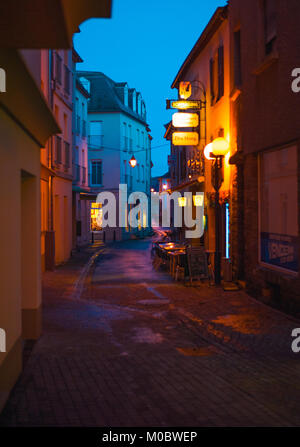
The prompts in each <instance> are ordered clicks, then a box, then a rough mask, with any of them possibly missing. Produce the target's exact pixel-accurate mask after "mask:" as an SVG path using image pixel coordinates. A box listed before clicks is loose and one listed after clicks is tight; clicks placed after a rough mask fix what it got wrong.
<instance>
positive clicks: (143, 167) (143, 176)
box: [142, 165, 145, 183]
mask: <svg viewBox="0 0 300 447" xmlns="http://www.w3.org/2000/svg"><path fill="white" fill-rule="evenodd" d="M144 181H145V166H144V165H142V182H143V183H144Z"/></svg>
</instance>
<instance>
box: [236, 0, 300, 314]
mask: <svg viewBox="0 0 300 447" xmlns="http://www.w3.org/2000/svg"><path fill="white" fill-rule="evenodd" d="M299 21H300V8H299V2H297V1H296V0H291V1H290V2H288V3H287V2H285V1H283V0H277V1H275V0H274V1H273V0H266V1H264V2H262V1H246V2H245V1H241V0H230V2H229V23H230V42H231V91H232V95H231V99H232V101H231V104H232V110H231V118H232V126H233V128H234V130H235V134H234V135H233V137H234V138H233V140H234V144H235V145H236V147H237V150H238V152H237V154H236V155H235V156H234V157H232V159H231V160H230V161H231V163H234V164H235V166H236V167H237V172H238V176H237V182H236V186H237V199H238V200H237V203H238V207H237V225H236V234H237V236H236V238H237V247H236V249H237V251H239V252H240V259H239V264H240V271H239V274H240V277H242V278H243V279H244V280H245V282H246V285H247V288H248V289H249V290H250V291H252V292H253V293H255V294H256V295H257V296H260V297H262V298H263V299H264V300H266V301H270V302H273V303H275V304H278V305H280V306H282V307H284V308H286V309H290V310H292V309H294V308H297V309H299V300H300V281H299V268H300V267H299V249H300V248H299V225H300V218H299V184H300V182H299V172H300V171H299V166H300V161H299V160H300V157H299V150H300V149H299V141H300V140H299V137H300V127H299V118H298V114H297V113H296V111H297V110H298V109H299V94H297V93H295V92H294V91H293V90H292V82H293V77H292V72H293V70H294V68H295V67H296V66H297V61H299V50H300V30H299ZM298 66H299V63H298Z"/></svg>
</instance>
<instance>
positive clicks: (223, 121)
mask: <svg viewBox="0 0 300 447" xmlns="http://www.w3.org/2000/svg"><path fill="white" fill-rule="evenodd" d="M221 43H222V44H223V46H224V95H223V97H222V98H221V99H220V100H219V101H218V102H216V103H215V104H214V105H213V106H211V97H210V59H211V58H212V57H213V56H214V54H215V52H216V50H217V49H218V47H219V46H220V45H221ZM229 51H230V48H229V24H228V21H227V20H224V22H223V23H222V25H221V26H220V27H219V29H218V30H217V31H216V32H215V34H214V35H213V36H212V37H211V39H210V41H209V42H208V43H207V45H206V46H205V48H204V49H203V50H202V51H201V52H200V53H199V55H198V56H197V57H196V58H195V59H194V61H193V62H192V64H191V65H190V66H189V67H188V69H187V71H186V73H185V74H184V77H183V78H182V79H181V80H186V81H188V80H190V81H192V80H194V79H197V80H199V81H201V82H202V83H203V84H204V85H205V87H206V92H207V113H206V119H207V122H206V135H207V141H206V142H207V143H209V142H210V141H212V139H215V138H217V137H218V136H220V135H219V131H220V129H224V138H225V139H226V140H227V141H228V142H229V143H231V137H230V63H229ZM196 85H197V84H196V83H194V86H196ZM190 99H200V91H199V89H197V88H195V87H194V88H193V94H192V96H191V98H190ZM232 153H233V148H232V146H230V153H228V154H227V156H226V157H225V161H224V182H223V185H222V187H221V190H220V193H221V195H222V194H223V193H227V192H228V191H230V189H231V187H232V180H233V173H234V168H233V167H232V166H231V165H229V163H228V160H229V158H230V156H231V155H232ZM205 192H206V200H205V203H206V205H207V204H208V195H209V193H213V192H214V188H213V186H212V184H211V162H210V161H208V160H205ZM206 211H207V215H208V231H207V232H206V235H205V237H206V247H207V248H208V249H211V250H213V249H214V245H215V228H214V208H212V207H207V210H206Z"/></svg>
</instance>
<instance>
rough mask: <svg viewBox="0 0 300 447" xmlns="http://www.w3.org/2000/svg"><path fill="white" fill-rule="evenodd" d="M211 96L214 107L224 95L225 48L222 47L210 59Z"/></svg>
mask: <svg viewBox="0 0 300 447" xmlns="http://www.w3.org/2000/svg"><path fill="white" fill-rule="evenodd" d="M209 71H210V96H211V105H214V104H215V103H216V102H217V101H219V99H220V98H222V96H223V95H224V47H223V45H221V46H220V47H219V48H218V49H217V51H216V52H215V54H214V57H213V58H211V59H210V63H209Z"/></svg>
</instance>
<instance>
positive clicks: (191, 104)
mask: <svg viewBox="0 0 300 447" xmlns="http://www.w3.org/2000/svg"><path fill="white" fill-rule="evenodd" d="M201 107H202V101H198V100H194V101H187V100H185V99H178V100H172V99H167V109H178V110H187V109H197V110H199V109H201Z"/></svg>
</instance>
